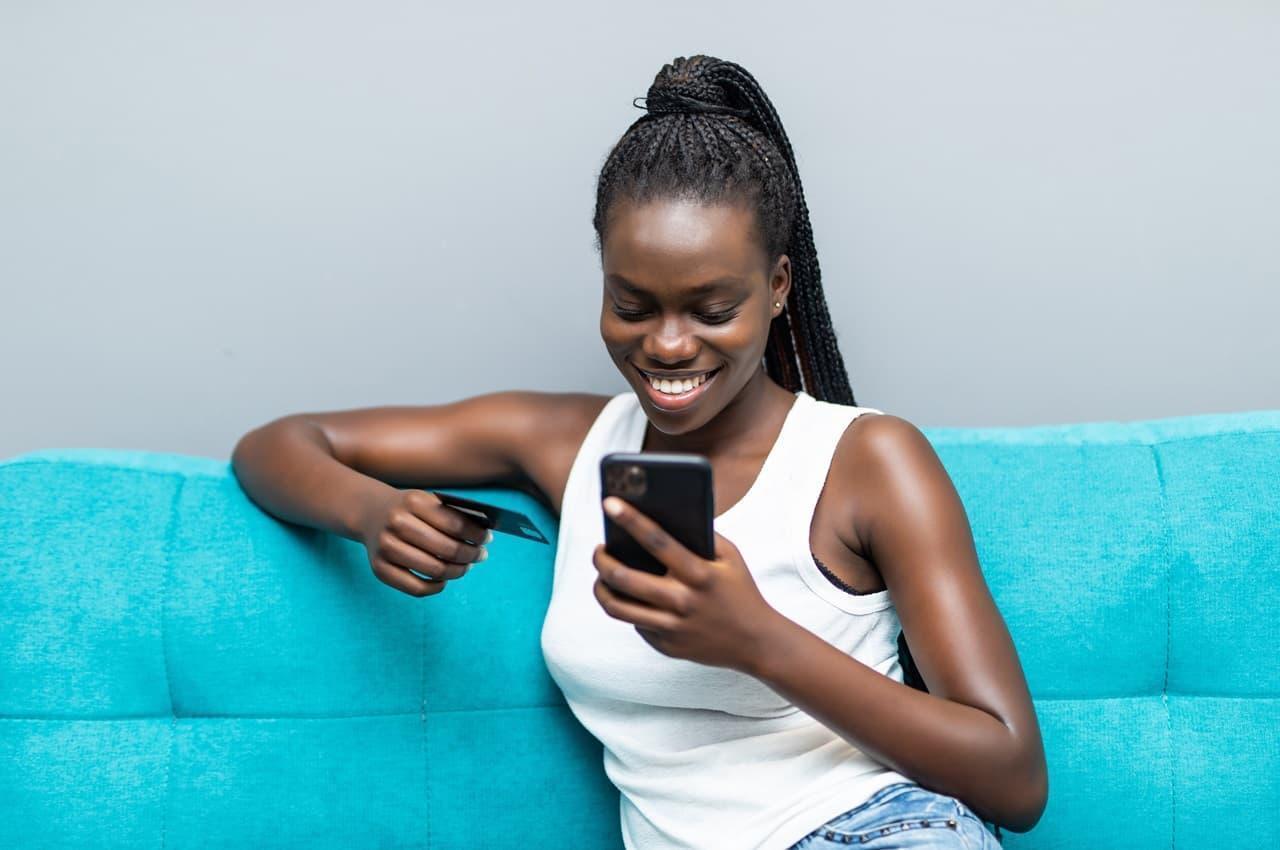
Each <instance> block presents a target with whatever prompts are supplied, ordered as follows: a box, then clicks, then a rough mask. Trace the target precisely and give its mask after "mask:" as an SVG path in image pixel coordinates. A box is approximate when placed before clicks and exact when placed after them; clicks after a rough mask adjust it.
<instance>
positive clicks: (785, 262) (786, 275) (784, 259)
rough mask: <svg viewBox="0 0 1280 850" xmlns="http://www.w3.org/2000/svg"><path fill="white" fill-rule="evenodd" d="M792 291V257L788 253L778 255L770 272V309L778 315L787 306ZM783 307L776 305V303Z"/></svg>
mask: <svg viewBox="0 0 1280 850" xmlns="http://www.w3.org/2000/svg"><path fill="white" fill-rule="evenodd" d="M790 292H791V258H790V257H788V256H787V255H786V254H783V255H781V256H779V257H778V259H777V261H776V262H775V263H774V264H773V271H771V272H770V273H769V311H770V312H771V313H772V314H773V315H774V316H777V315H779V314H780V313H782V310H783V308H785V307H786V306H787V295H788V294H789V293H790ZM775 302H777V303H780V304H782V307H774V306H773V305H774V303H775Z"/></svg>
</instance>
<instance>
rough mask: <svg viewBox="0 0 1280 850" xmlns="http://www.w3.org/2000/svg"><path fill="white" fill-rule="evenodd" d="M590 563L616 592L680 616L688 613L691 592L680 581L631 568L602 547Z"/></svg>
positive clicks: (596, 551) (593, 553) (592, 555)
mask: <svg viewBox="0 0 1280 850" xmlns="http://www.w3.org/2000/svg"><path fill="white" fill-rule="evenodd" d="M591 563H593V564H594V565H595V568H596V572H598V573H599V574H600V578H601V579H603V580H604V582H605V583H606V584H607V585H609V587H610V588H612V589H613V590H616V591H618V592H619V593H623V594H626V595H627V596H630V597H632V598H634V599H637V600H639V601H641V602H644V603H646V604H648V605H651V606H652V607H654V608H661V609H663V610H665V611H670V612H672V613H674V614H679V615H681V616H685V615H687V614H688V613H689V607H690V604H689V603H690V600H689V598H688V596H689V592H688V589H687V588H685V587H683V586H681V584H680V582H679V580H678V579H674V578H671V577H670V576H656V575H654V574H653V573H648V572H645V571H644V570H637V569H635V568H634V567H629V566H627V565H626V564H624V563H622V561H619V560H618V559H617V558H615V557H613V556H612V555H610V554H609V553H608V552H607V551H606V550H605V548H604V546H603V545H602V544H597V545H596V548H595V551H594V552H592V553H591Z"/></svg>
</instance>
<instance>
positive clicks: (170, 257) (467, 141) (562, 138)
mask: <svg viewBox="0 0 1280 850" xmlns="http://www.w3.org/2000/svg"><path fill="white" fill-rule="evenodd" d="M1278 44H1280V4H1276V3H1272V2H1254V3H1248V2H1228V3H1213V2H1208V1H1207V0H1206V2H1202V3H1194V4H1192V3H1162V2H1129V3H1102V2H1091V3H1082V2H1075V0H1072V2H1067V0H1063V1H1062V2H1055V3H1047V2H1041V3H1013V2H1010V3H989V2H971V3H965V4H953V3H945V2H928V3H913V4H903V3H899V4H882V3H875V4H873V3H858V4H854V5H849V6H844V5H841V4H834V3H830V2H824V3H797V2H788V3H781V4H754V3H744V2H741V0H737V2H718V3H705V4H686V3H667V2H650V3H645V4H632V5H630V6H611V5H609V4H600V3H556V2H550V3H539V4H527V3H508V4H504V5H503V6H502V7H496V6H495V7H491V8H487V9H486V8H484V7H483V6H482V4H465V6H463V7H456V8H455V7H453V6H452V5H451V6H450V7H444V6H439V7H433V6H432V5H430V4H425V3H394V2H387V0H375V2H361V3H325V2H320V3H318V2H307V3H302V2H274V3H212V2H210V3H205V4H188V3H172V2H163V3H162V2H154V3H145V2H134V1H133V0H125V2H119V3H109V4H103V3H88V2H66V3H37V2H19V0H7V2H4V3H3V5H0V286H2V287H3V288H2V290H0V292H2V301H0V312H2V314H3V315H2V318H0V329H2V333H0V358H2V362H3V367H2V368H3V371H2V372H0V399H2V400H3V402H2V403H3V405H4V408H5V409H4V412H3V416H0V456H7V455H10V454H14V453H19V452H23V451H27V450H30V449H36V448H48V447H63V446H79V447H85V446H89V447H120V448H141V449H152V450H159V451H178V452H186V453H192V454H203V455H209V456H213V457H227V456H229V454H230V451H231V448H232V446H233V445H234V443H235V441H236V439H238V437H239V436H240V435H241V434H242V433H244V432H245V431H247V430H248V429H250V428H252V427H254V426H256V425H258V424H260V423H262V422H265V421H267V420H269V419H273V418H275V417H276V416H279V415H282V414H285V413H291V412H297V411H302V410H324V409H339V408H347V407H363V406H374V405H382V404H426V403H433V402H439V401H445V400H450V399H455V398H458V397H461V396H465V395H470V394H473V393H479V392H485V391H489V390H495V389H503V388H532V389H548V390H560V389H581V390H588V391H594V392H604V393H614V392H619V391H621V390H622V389H624V384H623V382H622V378H621V376H619V375H618V374H617V373H616V372H615V370H614V369H613V366H612V365H611V363H610V362H609V360H608V359H607V357H606V355H605V353H604V349H603V346H602V345H601V343H600V340H599V337H598V335H597V330H596V322H597V316H598V309H599V286H600V280H599V264H598V258H597V256H596V254H595V251H594V248H593V245H592V231H591V226H590V217H591V207H592V202H593V199H594V198H593V193H594V185H595V177H596V172H597V170H598V168H599V166H600V164H601V162H602V160H603V157H604V155H605V154H606V153H607V151H608V149H609V146H610V145H611V144H612V143H613V141H615V140H616V138H617V137H618V136H619V135H620V134H621V133H622V131H623V130H624V129H625V128H626V126H627V125H628V124H629V123H630V122H631V121H632V120H634V119H635V118H636V117H637V116H638V115H639V114H640V113H639V111H638V110H637V109H635V108H634V107H633V106H632V105H631V99H632V98H633V97H635V96H638V95H643V94H644V93H645V89H646V88H647V86H648V84H649V82H650V81H651V80H652V78H653V75H654V73H655V72H656V71H657V70H658V68H659V67H660V66H661V65H662V64H663V63H664V62H666V61H668V60H670V59H671V58H672V57H674V56H677V55H687V54H691V53H698V52H703V53H710V54H713V55H719V56H722V57H725V58H730V59H734V60H736V61H738V62H741V63H742V64H743V65H745V66H746V67H747V68H748V69H750V70H751V71H752V72H753V73H754V74H755V75H756V76H757V78H759V79H760V81H761V82H762V84H763V85H764V86H765V89H766V91H768V92H769V93H770V95H771V97H772V98H773V100H774V102H775V104H776V105H777V107H778V110H779V113H780V114H781V116H782V118H783V121H784V123H785V125H786V127H787V128H788V131H789V132H790V134H791V138H792V141H793V143H794V145H795V147H796V149H797V152H798V157H799V161H800V167H801V174H802V177H803V178H804V180H805V184H806V190H807V193H808V198H809V204H810V208H811V213H812V219H813V224H814V230H815V233H816V237H817V242H818V249H819V256H820V258H821V261H822V268H823V273H824V277H825V281H826V287H827V290H828V293H829V301H830V304H831V308H832V311H833V314H834V317H835V320H836V324H837V329H838V331H839V334H840V341H841V345H842V348H843V351H844V354H845V358H846V360H847V362H848V365H849V369H850V373H851V377H852V380H853V385H854V390H855V393H856V395H857V397H858V401H859V402H860V403H862V404H866V405H870V406H874V407H879V408H881V409H884V410H886V411H889V412H893V413H897V414H898V415H900V416H903V417H906V418H908V419H910V420H912V421H913V422H915V423H917V424H918V425H921V426H935V425H1021V424H1030V423H1060V422H1080V421H1090V420H1115V419H1122V420H1127V419H1140V418H1157V417H1165V416H1178V415H1184V414H1193V413H1205V412H1226V411H1235V410H1252V409H1261V408H1280V379H1278V377H1277V364H1278V363H1280V342H1278V341H1277V332H1276V317H1277V315H1280V287H1278V286H1277V283H1278V279H1280V239H1277V233H1278V232H1280V227H1278V224H1280V213H1278V208H1280V168H1278V167H1277V158H1276V151H1278V150H1280V50H1277V49H1276V46H1277V45H1278Z"/></svg>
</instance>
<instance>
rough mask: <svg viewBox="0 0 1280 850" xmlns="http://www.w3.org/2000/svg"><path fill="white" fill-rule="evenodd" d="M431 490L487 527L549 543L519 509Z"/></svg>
mask: <svg viewBox="0 0 1280 850" xmlns="http://www.w3.org/2000/svg"><path fill="white" fill-rule="evenodd" d="M431 492H432V493H434V494H435V495H436V497H437V498H438V499H440V502H441V503H442V504H445V505H448V506H449V507H451V508H453V509H454V510H456V511H461V512H462V513H464V514H466V515H467V516H469V517H471V518H472V519H475V520H478V521H479V523H480V524H481V525H483V526H484V527H485V528H489V529H492V530H494V531H499V532H502V533H503V534H514V535H515V536H516V537H523V538H524V539H525V540H533V541H534V542H536V543H549V541H548V540H547V538H546V537H544V536H543V535H542V532H540V531H538V527H537V526H536V525H534V524H533V520H531V519H529V517H527V516H525V515H524V514H522V513H520V512H519V511H513V510H511V509H510V508H501V507H498V506H497V505H490V504H488V503H487V502H477V501H476V500H475V499H468V498H466V497H465V496H457V495H454V494H453V493H445V492H443V491H441V490H432V491H431Z"/></svg>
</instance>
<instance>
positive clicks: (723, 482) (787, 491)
mask: <svg viewBox="0 0 1280 850" xmlns="http://www.w3.org/2000/svg"><path fill="white" fill-rule="evenodd" d="M646 106H647V111H646V112H645V114H644V115H642V116H640V117H639V118H638V119H637V120H636V121H635V123H634V124H632V126H631V127H629V128H628V129H627V130H626V132H625V133H624V134H623V135H622V138H621V139H620V140H619V141H618V143H617V144H616V145H615V146H614V147H613V149H612V150H611V152H610V153H609V156H608V157H607V159H606V160H605V163H604V165H603V167H602V168H601V171H600V177H599V185H598V190H597V195H596V201H597V203H596V210H595V216H594V226H595V229H596V234H597V238H598V247H599V249H600V252H601V271H602V290H601V307H600V334H601V338H602V339H603V341H604V344H605V347H606V349H607V351H608V353H609V356H610V358H611V359H612V360H613V362H614V364H615V365H616V366H617V368H618V370H619V371H620V373H621V374H622V375H623V377H624V378H625V380H626V381H627V382H628V384H629V389H628V391H626V392H623V393H619V394H616V395H613V396H601V395H593V394H588V393H538V392H498V393H490V394H487V395H481V396H476V397H474V398H468V399H462V400H460V401H456V402H452V403H448V404H441V405H425V406H421V407H394V408H391V407H388V408H371V409H366V410H353V411H337V412H323V413H306V414H295V415H293V416H288V417H284V418H283V419H281V420H279V421H277V422H273V423H268V425H267V426H264V427H262V428H259V429H257V430H256V431H254V432H251V433H250V434H248V435H246V436H245V437H244V438H242V440H241V442H240V444H238V445H237V447H236V451H235V453H234V454H233V457H232V464H233V468H234V469H235V471H236V474H237V476H238V477H239V479H240V483H241V486H242V487H243V488H244V490H245V492H246V493H248V494H249V495H250V496H251V497H252V498H253V499H254V500H255V501H256V502H257V503H258V504H259V505H260V506H262V507H263V508H264V509H265V510H268V511H270V512H273V513H275V514H276V515H277V516H280V517H282V518H284V519H287V520H290V521H293V522H298V523H303V524H308V525H313V526H320V527H325V528H330V529H333V530H335V531H337V532H339V533H342V534H344V535H346V536H348V537H352V538H355V539H359V540H361V541H362V542H364V544H365V546H366V548H367V551H368V554H369V562H370V565H371V567H372V569H373V573H374V575H375V576H376V577H377V578H378V579H379V580H380V581H382V582H384V583H385V584H387V585H389V586H390V587H393V588H395V589H397V590H399V591H401V592H404V593H408V594H411V595H413V596H419V597H426V596H432V597H434V596H438V595H440V594H441V593H442V592H443V591H444V590H445V589H446V588H447V587H448V586H449V583H450V582H453V581H465V580H466V579H465V576H466V574H467V571H468V569H469V568H470V567H471V566H473V565H474V564H476V563H479V562H481V561H483V560H484V558H485V547H484V544H485V543H486V542H487V541H486V540H484V539H483V537H482V535H481V533H480V529H479V528H478V527H477V526H475V524H474V523H473V522H469V521H467V520H466V518H465V517H463V516H462V515H459V514H457V513H456V512H455V511H452V510H451V509H449V508H448V507H447V506H445V505H443V504H442V503H441V501H440V499H439V497H437V496H435V495H434V494H432V493H430V492H427V491H426V490H423V489H405V490H401V489H397V488H396V487H395V486H392V485H393V484H394V483H396V482H404V483H406V484H410V485H411V486H412V487H415V488H418V487H423V488H425V487H432V486H441V485H458V484H466V483H475V484H504V485H508V486H516V487H522V488H525V489H527V490H528V491H529V492H531V493H532V494H533V495H535V496H536V497H538V498H541V499H543V500H544V501H545V502H546V503H547V505H548V506H549V507H550V508H551V509H552V510H554V511H556V512H558V513H559V515H560V528H559V538H558V540H557V548H556V560H555V566H554V571H555V573H554V579H553V582H552V592H551V599H550V603H549V606H548V609H547V613H546V618H545V620H544V622H543V627H542V632H541V643H542V651H543V655H544V657H545V659H546V662H547V667H548V669H549V670H550V672H551V675H552V676H553V677H554V679H555V681H556V683H557V685H559V687H560V689H561V690H562V692H563V693H564V696H565V699H566V701H567V702H568V704H569V706H570V708H571V709H572V710H573V712H574V714H575V716H576V717H577V718H578V719H579V720H580V721H581V722H582V724H583V726H584V727H585V728H587V729H588V730H589V731H590V732H591V733H592V734H594V735H595V736H596V737H597V738H598V739H599V740H600V741H601V742H602V744H603V746H604V767H605V771H606V773H607V774H608V776H609V778H610V779H611V780H612V781H613V782H614V784H615V785H616V786H617V788H618V789H619V791H620V795H621V806H620V809H621V829H622V838H623V842H624V844H625V845H626V847H627V848H629V850H657V848H702V849H703V850H705V848H716V850H719V848H727V850H785V848H791V847H806V848H812V850H817V848H820V847H823V846H828V845H829V844H830V843H831V842H834V843H849V842H850V841H852V840H853V838H855V837H856V838H857V839H858V842H859V843H875V842H879V841H882V840H884V841H891V842H893V844H892V846H895V847H913V846H925V844H926V842H927V846H929V847H965V848H989V847H993V846H998V845H997V836H994V835H992V833H991V831H990V830H988V829H987V827H986V826H985V824H984V822H988V823H990V824H992V825H993V826H997V825H1001V826H1005V827H1007V828H1011V829H1015V830H1023V831H1025V830H1028V829H1030V828H1031V827H1032V826H1033V825H1034V824H1035V823H1036V821H1037V820H1038V819H1039V817H1040V814H1041V812H1042V811H1043V810H1044V807H1045V802H1046V797H1047V794H1048V777H1047V771H1046V767H1045V759H1044V752H1043V747H1042V744H1041V740H1040V733H1039V726H1038V724H1037V722H1036V717H1035V712H1034V708H1033V704H1032V702H1031V698H1030V694H1029V692H1028V689H1027V685H1026V681H1025V678H1024V676H1023V673H1022V669H1021V665H1020V664H1019V661H1018V657H1017V654H1016V651H1015V649H1014V646H1013V642H1012V640H1011V639H1010V636H1009V633H1008V630H1007V629H1006V627H1005V624H1004V621H1003V619H1002V617H1001V616H1000V612H999V611H998V610H997V608H996V606H995V603H994V600H993V599H992V597H991V595H990V593H989V591H988V588H987V586H986V583H985V581H984V579H983V575H982V570H981V568H980V566H979V565H978V562H977V555H976V552H975V548H974V542H973V537H972V534H971V533H970V529H969V526H968V521H967V519H966V517H965V512H964V506H963V504H962V503H961V501H960V498H959V496H958V494H957V493H956V490H955V488H954V486H953V485H952V483H951V480H950V478H949V476H948V475H947V473H946V470H945V469H944V468H943V466H942V464H941V462H940V461H939V459H938V457H937V455H936V454H935V453H934V452H933V448H932V446H931V445H930V443H929V441H928V440H926V439H925V438H924V435H923V434H921V432H920V431H919V429H917V428H915V426H913V425H912V424H911V423H909V422H907V421H906V420H904V419H901V418H899V417H897V416H892V415H889V414H886V413H884V412H883V411H880V410H878V409H876V408H872V407H861V406H858V405H857V404H856V402H855V401H854V396H853V391H852V389H851V388H850V385H849V379H848V375H847V373H846V371H845V366H844V362H843V360H842V359H841V355H840V351H839V348H838V346H837V344H836V335H835V331H834V329H833V328H832V325H831V320H830V316H829V314H828V311H827V306H826V301H825V298H824V296H823V291H822V281H821V275H820V273H819V268H818V259H817V252H816V248H815V245H814V240H813V231H812V228H811V227H810V225H809V214H808V209H807V207H806V205H805V202H804V192H803V190H802V187H801V183H800V176H799V173H798V171H797V169H796V162H795V157H794V154H793V152H792V150H791V144H790V142H789V141H788V140H787V137H786V134H785V132H784V131H783V129H782V124H781V122H780V121H779V119H778V116H777V113H776V112H775V111H774V108H773V106H772V104H771V103H770V101H769V99H768V98H767V97H766V96H765V94H764V92H763V90H762V89H761V88H760V85H759V84H758V83H757V82H756V80H755V79H754V78H753V77H752V76H751V75H750V74H749V73H747V71H746V70H745V69H743V68H742V67H741V66H740V65H736V64H734V63H732V62H726V61H722V60H719V59H714V58H711V57H708V56H694V57H690V58H678V59H676V60H675V61H673V62H671V63H669V64H667V65H665V66H664V67H663V68H662V69H661V71H659V73H658V75H657V77H656V78H655V79H654V81H653V84H652V85H651V86H650V87H649V90H648V95H647V97H646ZM614 451H629V452H643V451H667V452H695V453H698V454H701V455H703V456H705V457H706V459H707V461H708V462H709V463H710V465H711V468H712V474H713V482H712V484H713V490H714V493H713V499H714V511H715V513H714V530H715V553H714V555H715V556H714V557H713V558H711V559H704V558H702V557H700V556H698V555H695V554H694V553H691V552H689V551H688V550H687V549H685V548H684V547H683V546H681V545H680V544H679V543H678V542H676V541H675V540H674V539H673V538H672V537H670V535H668V534H667V532H666V530H665V529H663V528H661V527H659V526H658V525H657V524H655V523H654V522H653V521H652V520H650V519H649V518H648V517H645V516H643V515H642V514H640V513H639V512H638V511H637V510H635V508H634V507H631V506H629V505H626V504H625V503H623V504H614V503H612V502H610V504H608V505H605V504H602V501H601V489H600V480H599V475H598V472H599V468H598V467H599V462H600V460H601V458H602V457H603V456H604V455H605V454H607V453H610V452H614ZM606 508H609V509H616V510H618V513H617V514H616V516H615V520H616V521H617V522H618V523H619V524H620V525H622V526H623V527H625V528H627V529H628V531H630V532H631V534H632V536H633V537H634V538H635V539H636V540H637V541H639V542H640V543H641V544H642V545H644V546H645V548H646V549H648V550H649V551H650V553H651V554H652V555H653V556H654V557H655V558H656V559H658V560H659V561H661V562H662V563H663V564H664V565H665V566H666V567H667V571H666V573H665V574H663V575H655V574H652V573H648V572H644V571H642V570H638V569H634V568H632V567H630V566H628V565H627V564H625V563H621V562H619V561H617V560H615V559H613V558H611V557H610V556H609V555H608V554H607V553H606V552H604V547H603V545H602V543H603V537H604V534H603V518H602V516H601V511H602V509H606ZM482 569H484V568H482ZM434 604H448V601H447V598H446V599H445V600H444V601H443V602H439V603H434ZM908 637H909V638H910V650H911V651H910V652H908V651H907V644H906V642H905V641H906V639H907V638H908ZM997 828H998V827H997ZM823 842H828V844H824V843H823ZM881 846H889V845H888V844H881Z"/></svg>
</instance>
